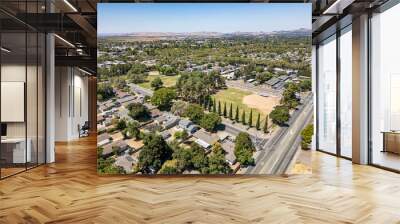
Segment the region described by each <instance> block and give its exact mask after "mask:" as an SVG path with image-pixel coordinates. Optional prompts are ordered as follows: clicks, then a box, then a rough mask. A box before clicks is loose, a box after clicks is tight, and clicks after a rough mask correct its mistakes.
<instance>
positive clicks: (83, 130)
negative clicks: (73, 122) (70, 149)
mask: <svg viewBox="0 0 400 224" xmlns="http://www.w3.org/2000/svg"><path fill="white" fill-rule="evenodd" d="M89 129H90V125H89V121H85V123H84V124H83V125H82V127H80V125H78V130H79V138H80V137H87V136H89Z"/></svg>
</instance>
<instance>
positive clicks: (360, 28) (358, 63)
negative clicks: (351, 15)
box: [352, 14, 368, 164]
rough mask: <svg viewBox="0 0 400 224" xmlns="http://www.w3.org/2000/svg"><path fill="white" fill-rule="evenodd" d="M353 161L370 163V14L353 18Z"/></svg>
mask: <svg viewBox="0 0 400 224" xmlns="http://www.w3.org/2000/svg"><path fill="white" fill-rule="evenodd" d="M352 28H353V34H352V35H353V40H352V44H353V58H352V61H353V80H352V81H353V83H352V86H353V102H352V103H353V114H352V115H353V116H352V121H353V128H352V134H353V136H352V145H353V152H352V157H353V162H354V163H358V164H367V163H368V15H366V14H364V15H361V16H360V17H357V18H355V19H353V25H352Z"/></svg>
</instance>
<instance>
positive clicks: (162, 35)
mask: <svg viewBox="0 0 400 224" xmlns="http://www.w3.org/2000/svg"><path fill="white" fill-rule="evenodd" d="M233 36H311V30H310V29H305V28H301V29H296V30H281V31H272V32H264V31H259V32H239V31H238V32H233V33H221V32H207V31H204V32H182V33H174V32H133V33H119V34H118V33H115V34H99V38H109V37H124V38H129V37H130V38H132V39H184V38H200V37H201V38H220V37H233Z"/></svg>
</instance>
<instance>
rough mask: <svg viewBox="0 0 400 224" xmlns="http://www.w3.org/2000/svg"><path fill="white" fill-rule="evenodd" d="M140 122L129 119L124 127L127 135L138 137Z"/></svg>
mask: <svg viewBox="0 0 400 224" xmlns="http://www.w3.org/2000/svg"><path fill="white" fill-rule="evenodd" d="M139 127H140V124H139V122H137V121H130V122H128V125H127V127H126V131H127V134H128V136H129V137H131V138H135V139H139V137H140V130H139Z"/></svg>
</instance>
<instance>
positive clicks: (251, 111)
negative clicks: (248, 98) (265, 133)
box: [248, 109, 253, 127]
mask: <svg viewBox="0 0 400 224" xmlns="http://www.w3.org/2000/svg"><path fill="white" fill-rule="evenodd" d="M248 125H249V126H250V127H251V126H253V110H252V109H250V116H249V123H248Z"/></svg>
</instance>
